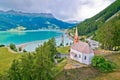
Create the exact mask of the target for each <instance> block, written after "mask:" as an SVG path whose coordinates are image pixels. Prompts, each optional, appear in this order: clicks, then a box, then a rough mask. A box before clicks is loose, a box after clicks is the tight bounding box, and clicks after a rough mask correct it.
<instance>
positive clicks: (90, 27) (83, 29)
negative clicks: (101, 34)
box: [70, 0, 120, 35]
mask: <svg viewBox="0 0 120 80" xmlns="http://www.w3.org/2000/svg"><path fill="white" fill-rule="evenodd" d="M119 11H120V0H116V1H115V2H113V3H112V4H111V5H110V6H108V7H107V8H106V9H104V10H103V11H101V12H100V13H98V14H97V15H95V16H93V17H92V18H89V19H86V20H84V21H83V22H81V23H80V24H78V25H77V26H78V30H79V32H78V33H79V35H88V34H93V33H94V32H95V31H96V30H97V29H98V28H100V27H101V26H102V25H103V24H105V23H106V22H107V21H109V20H110V19H111V18H112V17H113V16H114V15H115V14H116V13H118V12H119ZM70 32H74V28H72V29H70Z"/></svg>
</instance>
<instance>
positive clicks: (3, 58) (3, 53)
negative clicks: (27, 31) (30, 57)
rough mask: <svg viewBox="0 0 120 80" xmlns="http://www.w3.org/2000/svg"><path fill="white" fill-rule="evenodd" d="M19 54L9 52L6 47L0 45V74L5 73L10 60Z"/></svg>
mask: <svg viewBox="0 0 120 80" xmlns="http://www.w3.org/2000/svg"><path fill="white" fill-rule="evenodd" d="M20 56H21V55H20V54H17V53H12V52H9V51H8V48H5V47H0V74H3V73H5V72H6V71H7V70H8V69H9V67H10V65H11V63H12V61H13V60H14V59H17V58H19V57H20Z"/></svg>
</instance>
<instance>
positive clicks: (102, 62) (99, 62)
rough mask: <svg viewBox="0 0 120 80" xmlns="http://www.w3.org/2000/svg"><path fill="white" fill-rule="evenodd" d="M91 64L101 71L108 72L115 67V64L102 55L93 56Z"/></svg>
mask: <svg viewBox="0 0 120 80" xmlns="http://www.w3.org/2000/svg"><path fill="white" fill-rule="evenodd" d="M92 66H93V67H96V68H98V69H99V70H100V71H101V72H110V71H113V70H114V69H115V68H116V64H115V63H113V62H112V61H110V60H107V59H105V58H104V57H103V56H95V57H93V59H92Z"/></svg>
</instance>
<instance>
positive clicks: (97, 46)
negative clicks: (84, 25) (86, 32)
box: [86, 36, 100, 49]
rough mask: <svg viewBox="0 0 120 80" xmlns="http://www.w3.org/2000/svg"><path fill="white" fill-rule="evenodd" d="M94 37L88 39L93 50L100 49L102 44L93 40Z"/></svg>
mask: <svg viewBox="0 0 120 80" xmlns="http://www.w3.org/2000/svg"><path fill="white" fill-rule="evenodd" d="M92 38H93V36H91V37H89V38H87V39H86V41H87V42H88V43H89V45H90V47H91V48H92V49H97V48H99V46H100V44H99V42H98V41H95V40H92Z"/></svg>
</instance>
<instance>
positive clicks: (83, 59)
mask: <svg viewBox="0 0 120 80" xmlns="http://www.w3.org/2000/svg"><path fill="white" fill-rule="evenodd" d="M93 56H94V53H90V54H85V53H84V54H83V58H82V62H83V63H84V64H88V65H89V64H91V60H92V57H93ZM85 57H86V58H85Z"/></svg>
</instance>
